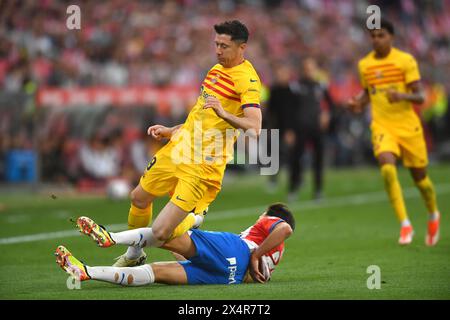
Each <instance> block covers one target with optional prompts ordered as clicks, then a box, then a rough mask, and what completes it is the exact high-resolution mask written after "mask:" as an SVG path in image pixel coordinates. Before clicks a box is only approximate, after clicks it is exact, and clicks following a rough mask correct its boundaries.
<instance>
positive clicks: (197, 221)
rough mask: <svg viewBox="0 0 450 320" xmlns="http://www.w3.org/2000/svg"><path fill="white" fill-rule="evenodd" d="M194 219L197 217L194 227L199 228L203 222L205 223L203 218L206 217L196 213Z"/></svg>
mask: <svg viewBox="0 0 450 320" xmlns="http://www.w3.org/2000/svg"><path fill="white" fill-rule="evenodd" d="M194 219H195V222H194V225H193V226H192V227H193V228H198V227H200V226H201V224H202V223H203V220H204V219H205V218H204V217H203V215H202V214H194Z"/></svg>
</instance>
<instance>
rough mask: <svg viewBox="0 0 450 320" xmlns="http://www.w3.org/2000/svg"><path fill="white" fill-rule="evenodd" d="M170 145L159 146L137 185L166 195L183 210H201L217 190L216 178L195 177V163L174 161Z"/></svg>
mask: <svg viewBox="0 0 450 320" xmlns="http://www.w3.org/2000/svg"><path fill="white" fill-rule="evenodd" d="M171 150H172V148H171V146H170V143H169V145H166V146H164V147H163V148H161V149H160V150H159V151H158V152H157V153H156V155H155V156H154V157H153V159H152V160H151V161H150V163H149V164H148V166H147V168H146V169H145V171H144V174H143V175H142V177H141V179H140V181H139V184H140V185H141V187H142V188H143V189H144V190H145V191H147V192H148V193H150V194H152V195H154V196H157V197H160V196H164V195H166V194H169V196H170V197H171V199H170V201H172V203H174V204H175V205H177V206H178V207H180V208H181V209H183V210H184V211H186V212H191V211H193V212H195V213H196V214H197V213H202V212H203V211H204V210H206V208H207V207H208V206H209V205H210V204H211V202H213V201H214V199H215V198H216V196H217V194H218V193H219V191H220V185H221V178H222V177H220V180H217V179H216V180H206V179H202V178H201V177H199V174H198V170H199V167H198V166H199V165H195V164H193V165H188V164H175V163H174V162H173V161H172V158H171Z"/></svg>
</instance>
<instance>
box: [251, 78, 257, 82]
mask: <svg viewBox="0 0 450 320" xmlns="http://www.w3.org/2000/svg"><path fill="white" fill-rule="evenodd" d="M256 81H258V80H254V79H250V82H256Z"/></svg>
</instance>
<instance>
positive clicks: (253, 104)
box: [241, 103, 261, 109]
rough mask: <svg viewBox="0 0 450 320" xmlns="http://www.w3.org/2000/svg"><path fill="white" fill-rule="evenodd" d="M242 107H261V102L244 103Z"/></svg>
mask: <svg viewBox="0 0 450 320" xmlns="http://www.w3.org/2000/svg"><path fill="white" fill-rule="evenodd" d="M241 108H242V109H245V108H261V106H260V105H259V104H257V103H247V104H243V105H242V106H241Z"/></svg>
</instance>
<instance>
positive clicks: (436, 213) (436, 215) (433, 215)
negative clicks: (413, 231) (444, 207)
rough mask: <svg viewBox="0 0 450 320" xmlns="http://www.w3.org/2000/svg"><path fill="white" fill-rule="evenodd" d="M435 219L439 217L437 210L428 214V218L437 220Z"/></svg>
mask: <svg viewBox="0 0 450 320" xmlns="http://www.w3.org/2000/svg"><path fill="white" fill-rule="evenodd" d="M437 219H439V212H438V211H436V212H433V213H430V214H429V215H428V220H431V221H434V220H437Z"/></svg>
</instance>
